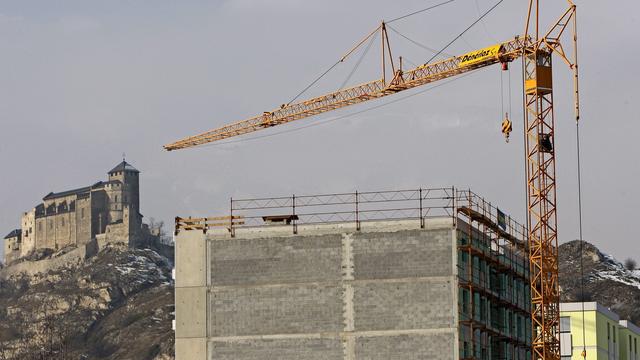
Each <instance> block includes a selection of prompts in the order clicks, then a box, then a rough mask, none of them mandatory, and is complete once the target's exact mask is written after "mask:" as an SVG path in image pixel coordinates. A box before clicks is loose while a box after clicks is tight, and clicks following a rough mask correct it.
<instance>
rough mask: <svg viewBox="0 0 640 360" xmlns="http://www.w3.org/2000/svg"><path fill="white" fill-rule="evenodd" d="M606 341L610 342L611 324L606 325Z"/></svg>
mask: <svg viewBox="0 0 640 360" xmlns="http://www.w3.org/2000/svg"><path fill="white" fill-rule="evenodd" d="M607 340H611V324H609V323H607Z"/></svg>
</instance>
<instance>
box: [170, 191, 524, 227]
mask: <svg viewBox="0 0 640 360" xmlns="http://www.w3.org/2000/svg"><path fill="white" fill-rule="evenodd" d="M464 209H466V210H473V211H474V214H475V213H477V214H484V216H486V217H487V219H488V220H489V221H493V222H495V223H496V224H498V223H502V221H498V220H499V219H498V218H499V217H500V214H502V212H500V211H499V210H498V208H497V207H495V206H493V205H491V203H489V202H487V201H485V200H484V199H483V198H482V197H480V196H478V195H476V194H475V193H473V192H471V191H470V190H457V189H456V188H454V187H447V188H444V187H443V188H417V189H407V190H391V191H366V192H360V191H355V192H350V193H335V194H320V195H302V196H300V195H291V196H286V197H269V198H251V199H233V198H232V199H231V200H230V206H229V214H228V215H226V216H218V217H208V218H181V217H176V223H175V233H176V234H178V233H179V232H180V231H183V230H201V231H203V232H205V233H206V232H207V230H210V229H213V228H220V227H223V228H227V230H228V231H229V232H230V233H231V235H232V236H234V235H235V230H236V229H239V228H248V227H263V226H274V225H279V226H282V225H287V226H291V228H292V231H293V233H297V231H298V225H303V224H304V225H309V224H331V223H353V224H354V225H355V228H356V230H360V228H361V225H362V223H365V222H370V221H380V220H419V221H420V227H422V228H423V227H424V226H425V221H426V220H427V219H430V218H438V217H451V218H452V219H453V220H454V221H455V219H456V217H457V215H458V213H460V212H462V211H463V210H464ZM504 220H505V224H504V225H505V226H504V229H503V231H504V233H505V235H510V236H513V237H515V238H518V239H524V238H525V237H524V234H525V232H524V231H523V229H524V227H523V226H522V225H520V224H518V223H517V222H515V221H514V220H513V219H512V218H511V217H509V216H505V219H504Z"/></svg>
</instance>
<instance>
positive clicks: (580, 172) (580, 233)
mask: <svg viewBox="0 0 640 360" xmlns="http://www.w3.org/2000/svg"><path fill="white" fill-rule="evenodd" d="M576 152H577V156H576V158H577V170H578V171H577V172H578V175H577V176H578V228H579V230H578V234H579V237H580V297H581V299H580V301H581V302H582V347H583V349H582V351H583V352H582V355H583V358H584V359H585V360H586V358H587V344H586V329H585V319H584V318H585V316H584V313H585V308H584V302H585V301H586V299H585V298H584V240H582V171H581V165H580V121H578V120H577V119H576Z"/></svg>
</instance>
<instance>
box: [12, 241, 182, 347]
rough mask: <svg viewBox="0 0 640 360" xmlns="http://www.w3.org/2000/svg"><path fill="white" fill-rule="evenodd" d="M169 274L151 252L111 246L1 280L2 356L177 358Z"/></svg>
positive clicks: (167, 264)
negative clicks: (62, 264)
mask: <svg viewBox="0 0 640 360" xmlns="http://www.w3.org/2000/svg"><path fill="white" fill-rule="evenodd" d="M170 269H171V266H170V265H169V263H168V261H167V260H166V258H164V257H162V256H160V255H158V254H157V253H156V252H154V251H153V250H147V249H144V250H143V249H127V248H123V247H114V246H111V247H107V248H105V249H103V250H102V251H100V252H99V253H98V254H97V255H96V256H94V257H92V258H90V259H88V260H87V261H86V262H85V263H83V264H81V265H75V266H67V267H65V268H62V269H60V270H57V271H49V272H48V273H47V274H43V275H36V276H24V275H21V276H15V277H12V278H10V279H8V280H4V281H0V359H43V358H44V359H49V358H54V359H157V360H160V359H163V360H164V359H172V358H173V331H172V330H171V320H172V319H173V311H174V308H173V285H172V283H171V280H170V278H171V275H170V272H171V270H170Z"/></svg>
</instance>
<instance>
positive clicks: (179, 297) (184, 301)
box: [175, 287, 207, 338]
mask: <svg viewBox="0 0 640 360" xmlns="http://www.w3.org/2000/svg"><path fill="white" fill-rule="evenodd" d="M175 297H176V337H179V338H204V337H206V336H207V331H206V329H207V320H206V319H207V316H206V311H207V289H206V288H205V287H192V288H176V289H175Z"/></svg>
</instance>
